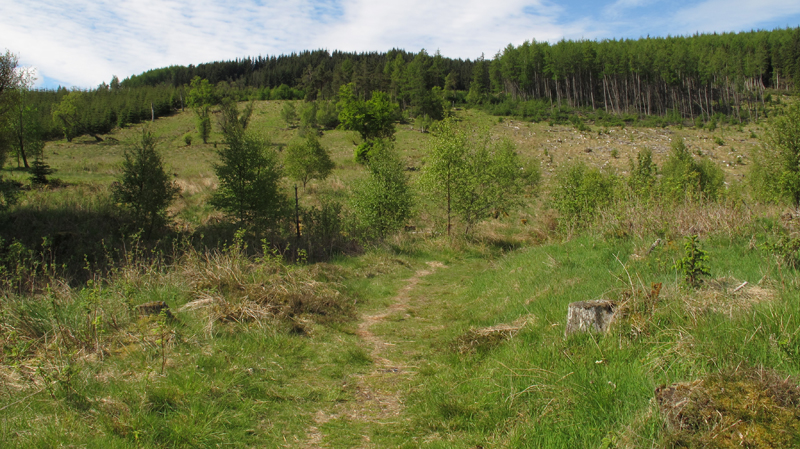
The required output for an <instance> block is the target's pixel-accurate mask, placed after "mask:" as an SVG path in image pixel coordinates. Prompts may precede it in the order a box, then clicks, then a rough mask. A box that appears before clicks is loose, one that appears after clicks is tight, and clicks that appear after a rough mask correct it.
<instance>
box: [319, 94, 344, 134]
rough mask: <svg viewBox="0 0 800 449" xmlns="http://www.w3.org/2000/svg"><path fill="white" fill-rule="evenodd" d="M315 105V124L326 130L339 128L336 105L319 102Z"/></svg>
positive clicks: (328, 102)
mask: <svg viewBox="0 0 800 449" xmlns="http://www.w3.org/2000/svg"><path fill="white" fill-rule="evenodd" d="M318 103H319V104H318V105H317V123H318V124H319V125H320V126H322V127H323V128H326V129H334V128H336V127H337V126H339V111H337V110H336V104H335V103H334V102H332V101H321V102H318Z"/></svg>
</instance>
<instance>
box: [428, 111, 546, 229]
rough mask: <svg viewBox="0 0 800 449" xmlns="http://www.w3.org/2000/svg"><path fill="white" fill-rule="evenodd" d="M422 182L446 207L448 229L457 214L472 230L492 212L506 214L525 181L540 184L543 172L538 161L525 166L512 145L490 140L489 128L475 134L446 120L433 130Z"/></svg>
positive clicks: (534, 184)
mask: <svg viewBox="0 0 800 449" xmlns="http://www.w3.org/2000/svg"><path fill="white" fill-rule="evenodd" d="M433 134H434V138H433V139H432V141H431V146H430V149H429V151H430V153H429V155H428V157H427V158H426V163H425V166H424V171H423V174H422V178H421V185H422V187H423V190H425V191H426V192H427V193H428V194H429V195H431V196H432V197H433V198H434V200H435V201H436V202H440V201H441V203H440V204H441V208H442V209H444V210H446V211H447V232H448V234H450V232H451V230H452V216H453V215H456V216H458V217H459V218H460V219H461V221H462V223H463V224H464V225H465V227H464V232H465V233H466V234H469V233H470V231H471V230H472V229H473V227H474V225H475V224H476V223H477V222H479V221H480V220H483V219H485V218H488V217H489V216H490V215H491V214H492V212H499V211H505V212H507V211H508V210H509V209H510V208H511V207H513V206H514V205H515V203H516V202H517V201H518V195H519V194H520V193H521V191H522V188H523V187H524V184H525V183H527V184H528V185H530V186H532V187H534V188H535V187H536V185H537V184H538V183H539V180H540V179H541V172H540V169H539V167H538V165H537V164H536V163H535V162H532V161H531V162H530V163H529V164H528V165H527V166H522V164H521V163H520V160H519V157H518V156H517V154H516V152H515V148H514V145H513V143H511V142H510V141H508V140H501V141H497V142H493V141H491V139H490V138H489V135H488V133H487V132H485V131H483V132H478V133H477V137H476V138H472V137H470V135H471V134H473V133H472V132H467V131H465V130H463V129H459V128H457V127H456V125H455V122H454V121H453V120H451V119H445V120H443V121H441V122H439V123H438V124H437V126H435V127H434V129H433Z"/></svg>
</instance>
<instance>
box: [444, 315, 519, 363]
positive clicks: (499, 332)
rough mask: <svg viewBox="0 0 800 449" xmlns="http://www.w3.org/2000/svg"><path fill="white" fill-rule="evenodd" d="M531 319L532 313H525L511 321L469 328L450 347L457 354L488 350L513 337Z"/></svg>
mask: <svg viewBox="0 0 800 449" xmlns="http://www.w3.org/2000/svg"><path fill="white" fill-rule="evenodd" d="M533 319H534V317H533V316H532V315H526V316H523V317H520V318H517V319H516V320H514V321H513V322H512V323H503V324H497V325H494V326H490V327H482V328H477V329H474V328H473V329H470V330H468V331H467V332H465V333H464V334H462V335H460V336H459V337H458V338H456V339H455V341H453V343H452V345H451V347H452V349H453V350H454V351H456V352H458V353H459V354H475V353H476V352H483V351H488V350H490V349H492V348H494V347H496V346H498V345H500V344H501V343H502V342H504V341H506V340H509V339H511V338H513V337H514V336H515V335H516V334H517V333H518V332H519V331H520V330H521V329H522V328H524V327H525V325H527V324H528V323H529V322H530V321H532V320H533Z"/></svg>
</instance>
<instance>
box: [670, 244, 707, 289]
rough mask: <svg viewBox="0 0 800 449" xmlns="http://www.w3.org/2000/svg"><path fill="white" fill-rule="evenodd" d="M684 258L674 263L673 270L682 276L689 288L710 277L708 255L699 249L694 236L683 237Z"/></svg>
mask: <svg viewBox="0 0 800 449" xmlns="http://www.w3.org/2000/svg"><path fill="white" fill-rule="evenodd" d="M683 249H684V254H685V255H684V256H683V258H682V259H680V260H678V261H677V262H675V266H674V268H675V269H676V270H678V271H680V272H681V274H683V280H684V282H686V285H688V286H690V287H697V286H699V285H700V283H701V282H702V278H703V277H705V276H710V275H711V272H710V271H708V265H707V262H708V255H707V254H706V252H705V251H703V249H701V248H700V242H699V241H698V240H697V236H696V235H690V236H686V237H685V242H684V244H683Z"/></svg>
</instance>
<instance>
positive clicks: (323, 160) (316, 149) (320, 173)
mask: <svg viewBox="0 0 800 449" xmlns="http://www.w3.org/2000/svg"><path fill="white" fill-rule="evenodd" d="M284 165H285V167H286V174H288V175H289V176H291V177H292V178H294V179H296V180H298V181H301V182H302V183H303V190H305V189H306V183H307V182H308V181H309V180H311V179H325V178H327V177H328V175H330V173H331V171H333V167H334V163H333V161H332V160H331V156H330V155H329V154H328V152H327V151H325V148H323V147H322V145H320V143H319V139H317V137H316V135H314V134H308V135H307V136H306V139H305V140H304V141H303V142H293V143H291V144H290V145H289V147H288V148H287V150H286V156H285V159H284Z"/></svg>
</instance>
